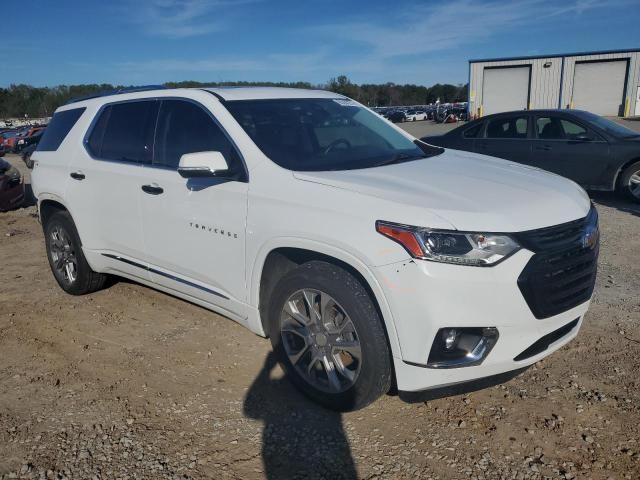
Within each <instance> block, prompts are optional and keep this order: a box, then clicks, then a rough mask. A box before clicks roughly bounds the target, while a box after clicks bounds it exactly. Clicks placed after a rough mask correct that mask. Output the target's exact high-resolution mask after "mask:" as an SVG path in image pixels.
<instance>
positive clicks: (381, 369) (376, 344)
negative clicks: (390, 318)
mask: <svg viewBox="0 0 640 480" xmlns="http://www.w3.org/2000/svg"><path fill="white" fill-rule="evenodd" d="M345 283H346V285H345ZM303 288H310V289H315V290H319V291H322V292H325V293H327V294H329V295H331V296H332V297H333V298H334V299H335V300H336V302H338V303H339V304H340V305H341V306H342V308H343V309H345V311H346V312H347V313H348V315H349V317H350V318H351V320H352V321H353V323H354V325H355V328H356V331H357V334H358V339H359V341H360V346H361V349H362V365H361V367H360V373H359V375H358V378H357V379H356V382H355V384H354V385H353V386H351V388H349V389H348V390H346V391H344V392H340V393H326V392H322V391H320V390H318V389H316V388H315V387H313V386H312V385H311V384H309V383H308V382H307V381H306V380H305V379H304V378H302V377H301V376H300V375H299V374H298V372H297V371H296V369H295V367H294V366H293V365H292V364H291V362H290V361H289V358H288V356H287V354H286V352H285V351H284V347H283V345H282V339H281V336H280V317H281V312H282V308H283V306H284V303H285V302H286V301H287V299H288V298H289V297H290V296H291V295H292V294H293V293H295V292H296V291H299V290H301V289H303ZM269 326H270V337H271V344H272V346H273V349H274V352H275V354H276V357H277V358H278V361H279V362H280V365H281V366H282V367H283V369H284V370H285V372H286V374H287V376H288V378H289V379H290V380H291V381H292V383H294V384H295V385H296V386H297V387H298V388H299V389H300V390H302V392H303V393H305V394H306V395H307V396H309V397H310V398H312V399H313V400H314V401H316V402H318V403H320V404H322V405H323V406H325V407H327V408H329V409H332V410H338V411H349V410H355V409H358V408H361V407H363V406H365V405H366V404H368V403H371V402H372V401H373V400H375V399H376V398H377V397H378V396H379V395H382V394H383V393H386V392H387V391H388V390H389V387H390V383H391V354H390V350H389V347H388V342H387V340H386V334H385V332H384V326H383V325H382V320H381V319H380V316H379V314H378V312H377V310H376V308H375V306H374V305H373V302H372V301H371V298H370V297H369V295H368V293H367V292H366V290H364V288H363V287H362V285H360V283H359V282H358V280H356V279H355V278H354V277H353V276H352V275H350V274H349V273H347V272H346V271H344V270H342V269H341V268H340V267H337V266H334V265H331V264H329V263H326V262H309V263H306V264H303V265H301V266H300V267H298V268H296V269H295V270H293V271H292V272H290V273H288V274H287V275H285V277H283V279H282V280H281V281H280V282H279V284H278V285H277V286H276V287H275V289H274V292H273V296H272V298H271V302H270V307H269ZM378 390H384V391H382V392H379V393H376V392H378ZM372 397H373V398H372Z"/></svg>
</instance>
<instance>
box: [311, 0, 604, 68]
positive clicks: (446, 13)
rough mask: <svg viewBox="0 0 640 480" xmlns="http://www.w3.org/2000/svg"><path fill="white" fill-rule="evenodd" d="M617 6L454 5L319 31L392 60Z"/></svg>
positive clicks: (525, 0) (586, 0) (540, 0)
mask: <svg viewBox="0 0 640 480" xmlns="http://www.w3.org/2000/svg"><path fill="white" fill-rule="evenodd" d="M602 7H609V8H610V7H611V2H608V3H605V2H600V1H597V0H579V1H576V2H573V3H564V2H556V1H549V0H515V1H511V2H504V1H495V0H491V1H487V2H479V1H473V0H454V1H450V2H445V3H442V4H438V5H436V6H433V4H431V5H419V6H415V7H413V8H408V9H403V10H401V12H402V13H401V14H400V15H397V16H396V18H385V19H384V22H347V23H335V24H330V25H322V26H318V27H313V28H312V31H313V32H315V33H316V34H318V35H319V36H321V37H325V38H326V37H328V36H333V37H337V38H340V39H342V40H345V41H350V42H355V43H359V44H361V45H363V46H365V47H367V48H368V49H369V52H370V53H371V54H372V55H373V56H378V57H384V58H391V57H401V56H407V55H419V54H425V53H431V52H437V51H444V50H448V49H452V48H455V47H458V46H463V45H469V44H471V43H473V42H477V41H479V40H484V39H487V38H489V37H491V36H494V35H495V34H496V33H502V32H508V31H510V30H512V29H514V28H516V27H520V26H522V25H524V24H527V23H530V22H538V23H539V22H541V21H544V19H545V18H548V17H557V16H559V15H562V14H570V13H576V14H579V13H582V12H584V11H586V10H591V9H595V8H602Z"/></svg>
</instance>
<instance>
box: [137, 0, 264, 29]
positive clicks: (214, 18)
mask: <svg viewBox="0 0 640 480" xmlns="http://www.w3.org/2000/svg"><path fill="white" fill-rule="evenodd" d="M256 1H258V0H141V1H135V2H131V3H128V4H127V16H128V17H129V18H130V19H131V20H132V21H133V22H134V23H135V24H137V25H139V26H141V27H142V28H143V30H144V31H145V32H146V33H148V34H150V35H157V36H163V37H168V38H185V37H193V36H198V35H205V34H208V33H213V32H218V31H222V30H225V29H226V28H227V27H228V25H229V23H230V19H231V17H232V16H233V15H234V14H235V13H236V10H237V8H238V7H240V6H242V5H245V4H248V3H254V2H256Z"/></svg>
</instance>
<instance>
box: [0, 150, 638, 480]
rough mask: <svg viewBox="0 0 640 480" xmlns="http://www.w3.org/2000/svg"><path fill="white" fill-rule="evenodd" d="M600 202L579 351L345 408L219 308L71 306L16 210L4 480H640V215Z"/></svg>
mask: <svg viewBox="0 0 640 480" xmlns="http://www.w3.org/2000/svg"><path fill="white" fill-rule="evenodd" d="M7 158H8V160H9V161H10V162H11V163H13V164H14V165H17V166H20V168H21V169H22V170H23V171H25V169H24V166H22V165H21V162H20V160H19V159H18V158H17V157H16V156H12V155H8V156H7ZM27 177H28V175H27ZM594 199H595V202H596V204H597V207H598V210H599V212H600V220H601V228H602V249H601V257H600V258H601V260H600V270H599V275H598V282H597V288H596V293H595V298H594V301H593V305H592V307H591V310H590V311H589V314H588V316H587V318H586V321H585V325H584V328H583V329H582V331H581V333H580V335H579V336H578V338H577V339H576V340H575V341H573V342H571V343H570V344H569V345H568V346H566V347H565V348H563V349H561V350H560V351H558V352H556V353H555V354H554V355H552V356H551V357H549V358H547V359H545V360H544V361H542V362H540V363H538V364H537V365H535V366H533V367H532V368H530V369H528V370H526V371H525V372H523V373H521V374H520V375H519V376H517V377H515V378H512V379H510V380H508V381H506V383H503V384H498V385H494V386H491V385H487V384H484V385H482V386H484V388H482V389H479V390H478V389H476V388H477V386H475V385H474V386H471V387H469V388H468V391H466V392H462V393H461V392H431V393H425V394H423V395H418V396H406V395H402V396H391V395H389V396H386V397H384V398H382V399H381V400H379V401H378V402H376V403H375V404H373V405H371V406H370V407H368V408H366V409H364V410H361V411H358V412H354V413H349V414H345V415H339V414H336V413H332V412H328V411H326V410H323V409H321V408H319V407H316V406H315V405H314V404H311V403H310V402H308V401H307V400H305V399H304V398H303V397H301V396H300V395H299V394H298V393H297V392H296V391H295V390H294V389H293V387H292V386H290V385H289V383H288V382H287V381H286V380H285V379H283V378H282V374H281V372H280V370H279V368H277V367H274V365H273V362H272V358H271V356H270V355H269V351H270V348H269V342H268V341H267V340H264V339H261V338H259V337H257V336H255V335H253V334H252V333H250V332H249V331H247V330H245V329H243V328H242V327H240V326H239V325H237V324H235V323H234V322H232V321H230V320H228V319H225V318H223V317H221V316H219V315H216V314H214V313H211V312H209V311H207V310H204V309H202V308H199V307H197V306H194V305H192V304H189V303H187V302H184V301H182V300H179V299H176V298H173V297H170V296H167V295H165V294H163V293H159V292H156V291H154V290H152V289H149V288H146V287H143V286H141V285H137V284H134V283H131V282H128V281H116V282H114V283H113V284H112V285H110V286H109V287H108V288H106V289H105V290H103V291H100V292H98V293H95V294H93V295H89V296H85V297H72V296H69V295H66V294H65V293H63V292H62V290H60V289H59V288H58V286H57V285H56V284H55V282H54V279H53V276H52V275H51V273H50V271H49V266H48V264H47V261H46V257H45V251H44V244H43V238H42V233H41V229H40V226H39V225H38V223H37V220H36V218H35V209H34V207H28V208H23V209H20V210H17V211H13V212H8V213H0V256H1V258H2V263H1V265H2V266H1V269H0V479H2V480H4V479H9V478H42V479H52V478H56V479H62V478H68V479H115V478H121V479H125V478H127V479H136V478H137V479H143V478H144V479H147V478H149V479H156V478H194V479H199V478H216V479H227V478H229V479H232V478H234V479H263V478H267V479H271V480H273V479H286V478H300V479H306V478H326V479H339V478H345V479H352V478H366V479H374V478H375V479H414V478H425V479H429V478H431V479H457V478H462V479H494V478H504V479H525V478H532V479H538V478H540V479H542V478H563V479H572V478H593V479H609V478H612V479H623V478H624V479H633V480H635V479H638V478H640V389H639V387H640V380H639V379H638V372H639V371H640V326H639V321H640V260H639V258H638V252H640V205H633V204H630V203H626V202H623V201H620V200H618V199H617V198H616V197H615V196H613V195H598V196H596V197H595V198H594ZM474 389H475V390H474ZM445 394H446V395H449V396H445Z"/></svg>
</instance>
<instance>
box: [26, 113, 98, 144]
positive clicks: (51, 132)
mask: <svg viewBox="0 0 640 480" xmlns="http://www.w3.org/2000/svg"><path fill="white" fill-rule="evenodd" d="M85 110H86V109H85V108H74V109H71V110H65V111H63V112H58V113H56V114H54V115H53V118H52V119H51V121H50V122H49V125H48V126H47V129H46V130H45V132H44V133H43V134H42V135H43V136H42V138H41V139H40V142H39V143H38V147H37V148H36V150H37V151H39V152H54V151H56V150H57V149H58V147H60V144H61V143H62V141H63V140H64V139H65V138H66V137H67V135H68V134H69V132H70V131H71V129H72V128H73V126H74V125H75V124H76V122H77V121H78V119H79V118H80V115H82V114H83V112H84V111H85Z"/></svg>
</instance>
